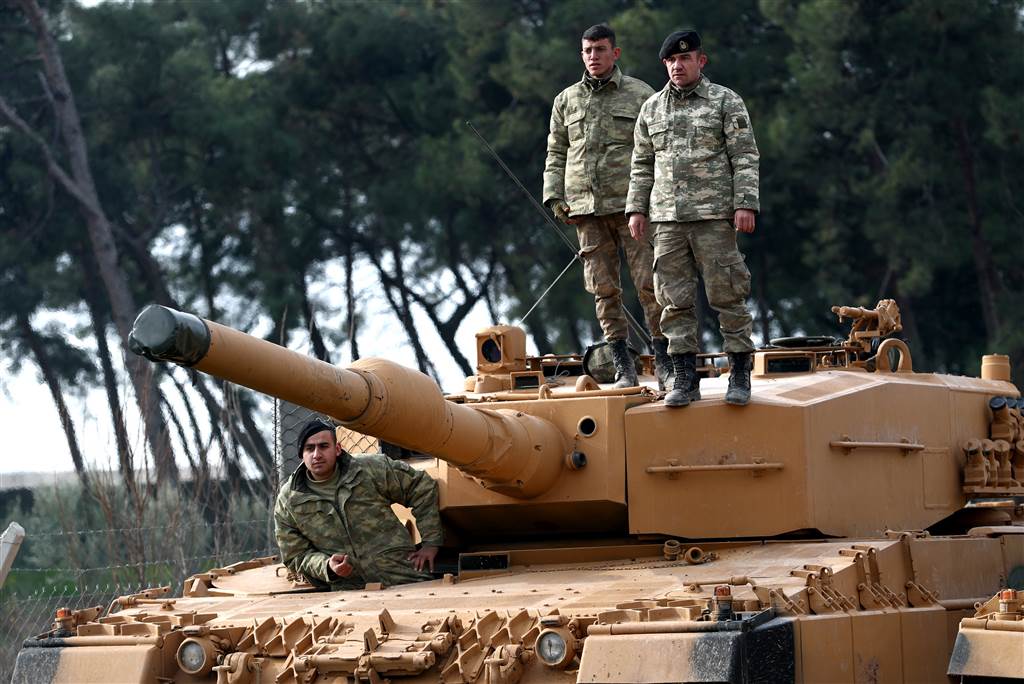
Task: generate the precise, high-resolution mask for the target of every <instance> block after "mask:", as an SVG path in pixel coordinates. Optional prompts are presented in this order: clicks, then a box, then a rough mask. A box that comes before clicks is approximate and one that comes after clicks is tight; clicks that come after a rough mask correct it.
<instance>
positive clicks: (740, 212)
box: [732, 209, 757, 233]
mask: <svg viewBox="0 0 1024 684" xmlns="http://www.w3.org/2000/svg"><path fill="white" fill-rule="evenodd" d="M756 217H757V214H755V213H754V212H752V211H751V210H750V209H737V210H736V213H735V214H733V217H732V218H733V224H734V225H735V226H736V230H738V231H739V232H741V233H753V232H754V223H755V218H756Z"/></svg>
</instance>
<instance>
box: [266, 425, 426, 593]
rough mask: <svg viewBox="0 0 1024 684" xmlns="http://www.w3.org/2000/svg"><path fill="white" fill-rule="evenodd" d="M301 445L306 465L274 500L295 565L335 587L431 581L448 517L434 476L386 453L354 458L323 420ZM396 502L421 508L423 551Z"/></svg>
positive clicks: (308, 429)
mask: <svg viewBox="0 0 1024 684" xmlns="http://www.w3.org/2000/svg"><path fill="white" fill-rule="evenodd" d="M298 447H299V457H300V458H301V459H302V464H301V465H300V466H299V467H298V468H297V469H296V470H295V472H294V473H293V474H292V475H291V477H289V478H288V480H286V481H285V482H284V484H282V485H281V491H280V492H279V493H278V495H277V503H276V505H275V506H274V534H275V536H276V537H277V544H278V546H279V547H280V548H281V561H282V562H283V563H284V564H285V565H286V566H288V568H289V569H290V570H292V571H293V572H295V573H298V574H301V575H303V576H304V577H306V578H307V579H308V580H309V581H310V583H312V584H314V585H317V586H320V587H330V588H331V589H332V590H341V589H362V588H363V587H364V586H365V585H366V584H367V583H371V582H380V583H382V584H384V585H388V586H390V585H394V584H405V583H408V582H420V581H422V580H428V579H431V575H430V574H429V573H427V572H426V571H425V569H426V568H429V569H431V570H433V569H434V557H435V556H436V555H437V548H438V546H439V545H440V544H441V517H440V514H439V513H438V506H437V483H436V482H434V480H433V479H431V477H430V476H429V475H427V474H426V473H425V472H423V471H419V470H414V469H413V468H411V467H409V466H408V465H407V464H405V463H402V462H401V461H393V460H392V459H390V458H388V457H387V456H384V455H383V454H373V455H364V456H360V457H359V458H353V457H352V456H351V455H350V454H349V453H348V452H346V451H345V450H344V449H342V447H341V445H340V444H338V440H337V437H336V436H335V433H334V426H333V425H330V424H329V423H327V422H325V421H323V420H321V419H314V420H311V421H310V422H309V423H307V424H306V426H305V427H304V428H303V429H302V432H301V433H300V435H299V442H298ZM393 503H397V504H401V505H403V506H406V507H408V508H411V509H412V510H413V513H414V515H415V516H416V526H417V527H418V528H419V532H420V536H421V537H422V538H423V543H422V545H421V547H420V548H419V549H416V548H415V547H414V546H413V544H412V540H411V539H410V537H409V532H408V530H407V529H406V527H405V525H403V524H402V523H401V522H400V521H399V520H398V517H397V516H396V515H395V514H394V512H393V511H392V510H391V504H393Z"/></svg>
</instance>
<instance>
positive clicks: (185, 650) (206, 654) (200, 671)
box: [175, 637, 217, 676]
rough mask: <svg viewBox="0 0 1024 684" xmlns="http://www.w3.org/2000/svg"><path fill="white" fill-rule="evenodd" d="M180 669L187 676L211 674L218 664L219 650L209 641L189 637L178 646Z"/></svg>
mask: <svg viewBox="0 0 1024 684" xmlns="http://www.w3.org/2000/svg"><path fill="white" fill-rule="evenodd" d="M175 657H176V658H177V660H178V667H180V668H181V669H182V671H184V672H185V673H186V674H190V675H198V676H203V675H206V674H209V673H210V671H211V670H212V669H213V666H214V665H215V664H216V662H217V648H216V647H215V646H214V645H213V643H212V642H211V641H210V640H209V639H203V638H196V637H189V638H188V639H185V640H184V641H182V642H181V646H178V653H177V655H176V656H175Z"/></svg>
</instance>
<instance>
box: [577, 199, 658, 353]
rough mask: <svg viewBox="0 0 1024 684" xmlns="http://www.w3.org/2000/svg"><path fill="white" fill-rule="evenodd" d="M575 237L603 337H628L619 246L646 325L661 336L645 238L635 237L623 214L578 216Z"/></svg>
mask: <svg viewBox="0 0 1024 684" xmlns="http://www.w3.org/2000/svg"><path fill="white" fill-rule="evenodd" d="M578 218H579V223H577V224H576V237H578V238H579V241H580V256H581V257H582V260H583V282H584V285H585V287H586V288H587V292H589V293H590V294H592V295H594V303H595V307H596V309H597V320H598V322H599V323H600V324H601V330H602V331H603V332H604V338H605V339H606V340H608V341H609V342H610V341H612V340H624V339H626V338H627V337H628V332H629V330H628V328H627V327H626V314H625V312H624V311H623V309H622V287H621V283H620V281H619V264H620V262H619V248H620V247H621V248H622V251H623V252H625V254H626V264H627V266H629V274H630V276H631V277H632V278H633V285H634V286H636V291H637V295H638V297H639V298H640V306H641V307H643V310H644V318H645V319H646V322H647V328H648V330H650V332H651V335H653V336H654V337H661V336H662V333H661V318H662V313H661V306H660V305H659V304H658V300H657V297H655V296H654V278H653V275H652V273H651V267H652V265H653V263H654V251H653V249H652V248H651V244H650V242H648V241H647V240H634V239H633V238H632V237H631V236H630V234H629V224H628V222H627V220H626V217H625V216H624V215H622V214H606V215H604V216H593V215H590V216H580V217H578Z"/></svg>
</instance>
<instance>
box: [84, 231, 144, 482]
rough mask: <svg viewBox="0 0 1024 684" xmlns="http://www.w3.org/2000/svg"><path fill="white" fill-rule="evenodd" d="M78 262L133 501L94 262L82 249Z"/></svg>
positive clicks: (129, 457)
mask: <svg viewBox="0 0 1024 684" xmlns="http://www.w3.org/2000/svg"><path fill="white" fill-rule="evenodd" d="M78 259H79V262H80V263H81V264H82V269H83V270H84V271H85V281H84V282H83V284H82V298H83V299H85V303H86V306H88V307H89V317H90V318H91V319H92V330H93V336H94V337H95V338H96V351H97V352H98V356H99V359H100V368H101V369H102V372H103V388H104V390H105V391H106V394H107V406H109V407H110V418H111V422H112V427H113V428H114V442H115V444H116V445H117V462H118V468H119V469H120V471H121V478H122V480H124V485H125V491H127V492H128V495H129V496H130V497H131V499H132V501H133V502H137V499H138V495H139V490H138V483H137V482H136V479H135V456H134V454H133V453H132V448H131V444H130V443H129V441H128V430H127V428H126V427H125V422H124V412H123V411H122V409H121V397H120V394H119V392H118V390H117V374H116V373H115V372H114V364H113V362H112V360H111V356H110V347H109V346H108V345H107V326H106V324H105V319H106V317H105V316H104V315H103V308H102V306H101V303H100V293H99V292H98V291H97V287H98V283H97V274H96V263H95V261H93V258H92V255H91V254H88V253H85V250H84V249H83V250H79V251H78Z"/></svg>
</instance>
